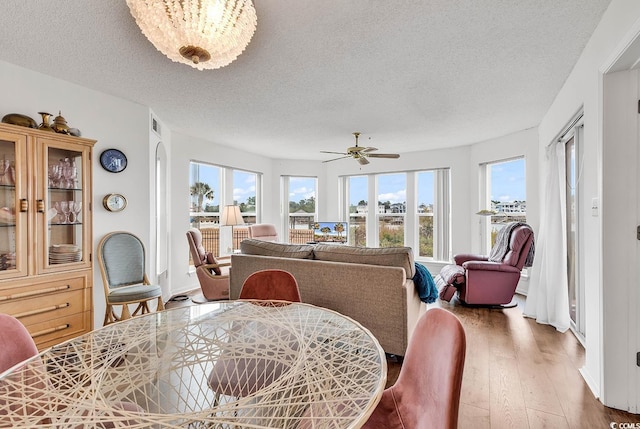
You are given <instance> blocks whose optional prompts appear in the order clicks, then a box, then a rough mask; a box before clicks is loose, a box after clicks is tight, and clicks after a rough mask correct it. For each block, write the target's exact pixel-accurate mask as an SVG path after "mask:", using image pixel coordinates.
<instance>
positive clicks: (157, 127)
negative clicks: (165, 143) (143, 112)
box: [151, 116, 162, 137]
mask: <svg viewBox="0 0 640 429" xmlns="http://www.w3.org/2000/svg"><path fill="white" fill-rule="evenodd" d="M151 130H152V131H153V132H154V133H156V134H157V135H158V136H159V137H162V130H161V127H160V122H158V120H157V119H156V118H154V117H153V116H152V117H151Z"/></svg>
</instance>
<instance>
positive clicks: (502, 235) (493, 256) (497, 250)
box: [489, 222, 536, 267]
mask: <svg viewBox="0 0 640 429" xmlns="http://www.w3.org/2000/svg"><path fill="white" fill-rule="evenodd" d="M522 225H524V226H527V227H529V228H531V227H530V226H529V225H527V224H526V223H523V222H510V223H508V224H506V225H505V226H503V227H502V229H501V230H500V231H498V235H497V236H496V242H495V244H494V245H493V249H491V253H490V254H489V260H490V261H492V262H502V260H503V259H504V256H505V255H506V254H507V252H508V251H509V241H510V239H511V233H512V232H513V230H514V229H516V228H517V227H519V226H522ZM535 251H536V249H535V246H534V243H533V241H532V242H531V247H530V248H529V253H528V254H527V260H526V261H525V262H524V266H525V267H531V266H533V257H534V255H535Z"/></svg>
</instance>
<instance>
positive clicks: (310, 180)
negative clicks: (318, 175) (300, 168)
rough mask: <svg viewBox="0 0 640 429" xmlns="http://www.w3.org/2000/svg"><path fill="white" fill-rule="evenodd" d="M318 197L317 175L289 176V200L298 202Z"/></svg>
mask: <svg viewBox="0 0 640 429" xmlns="http://www.w3.org/2000/svg"><path fill="white" fill-rule="evenodd" d="M311 197H313V198H314V199H315V197H316V179H315V177H290V178H289V201H295V202H296V203H298V202H300V201H301V200H308V199H309V198H311Z"/></svg>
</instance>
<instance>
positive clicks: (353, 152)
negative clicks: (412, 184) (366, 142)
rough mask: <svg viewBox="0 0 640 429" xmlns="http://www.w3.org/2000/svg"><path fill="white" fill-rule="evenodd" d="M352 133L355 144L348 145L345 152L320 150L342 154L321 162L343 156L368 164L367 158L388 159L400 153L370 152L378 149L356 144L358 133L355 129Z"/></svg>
mask: <svg viewBox="0 0 640 429" xmlns="http://www.w3.org/2000/svg"><path fill="white" fill-rule="evenodd" d="M353 135H354V136H355V138H356V144H355V146H351V147H348V148H347V151H346V152H331V151H326V150H322V151H320V152H321V153H335V154H339V155H343V156H340V157H338V158H334V159H329V160H327V161H322V162H331V161H337V160H339V159H344V158H353V159H355V160H356V161H358V163H360V165H367V164H369V160H368V159H367V158H390V159H397V158H400V155H399V154H397V153H371V152H374V151H376V150H378V148H375V147H364V146H358V137H360V133H359V132H357V131H356V132H354V133H353Z"/></svg>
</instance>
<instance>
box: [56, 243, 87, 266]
mask: <svg viewBox="0 0 640 429" xmlns="http://www.w3.org/2000/svg"><path fill="white" fill-rule="evenodd" d="M81 257H82V251H81V250H80V248H79V247H78V246H76V245H75V244H54V245H53V246H49V264H50V265H55V264H68V263H70V262H79V261H80V258H81Z"/></svg>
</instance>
